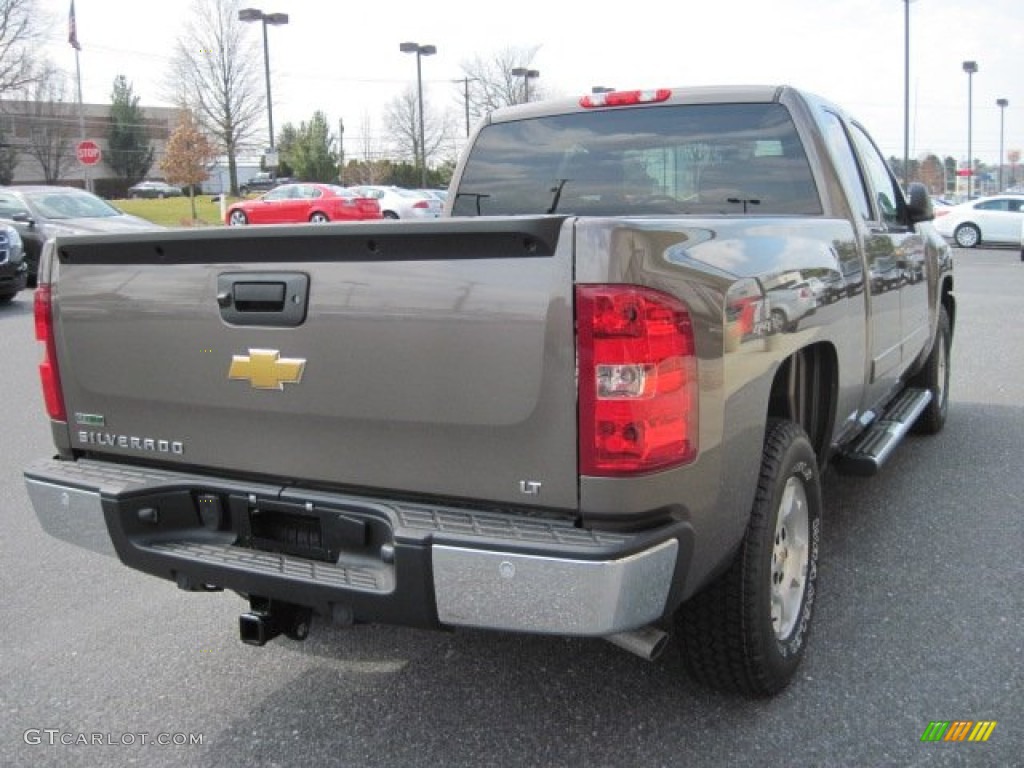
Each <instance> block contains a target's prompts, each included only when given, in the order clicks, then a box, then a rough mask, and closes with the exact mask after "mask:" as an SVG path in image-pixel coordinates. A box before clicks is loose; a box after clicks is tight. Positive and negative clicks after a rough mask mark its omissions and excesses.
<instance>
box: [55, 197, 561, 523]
mask: <svg viewBox="0 0 1024 768" xmlns="http://www.w3.org/2000/svg"><path fill="white" fill-rule="evenodd" d="M571 227H572V222H571V220H566V219H564V218H563V217H534V218H522V219H507V218H505V219H500V220H488V219H474V220H461V221H457V220H439V221H427V222H415V223H404V222H403V223H397V222H396V223H390V222H389V223H373V224H360V225H323V226H315V227H314V226H299V227H265V228H262V229H251V228H246V229H244V230H243V229H224V230H215V229H210V230H202V231H192V232H187V231H182V232H169V233H168V232H160V233H153V234H152V235H150V234H144V235H140V234H139V233H133V234H132V235H131V237H130V238H129V237H123V236H116V235H113V236H102V237H91V238H84V237H76V238H65V239H61V240H59V241H58V243H57V255H56V258H55V265H54V275H55V280H54V283H55V285H54V289H53V296H54V314H55V324H56V335H57V344H58V360H59V363H60V370H61V372H62V376H63V379H62V386H63V391H64V395H65V402H66V407H67V412H68V422H69V430H70V433H71V434H70V436H71V441H72V446H73V448H74V449H76V450H82V451H88V452H90V453H91V454H93V455H102V454H111V455H114V454H116V455H121V456H133V457H136V458H138V459H140V460H159V461H163V462H168V463H174V464H180V465H188V466H191V467H203V468H213V469H216V468H222V469H230V470H231V471H232V472H242V473H249V472H251V473H254V474H258V475H261V476H273V477H276V478H280V479H282V480H284V481H286V482H287V481H294V482H307V483H311V484H331V485H340V486H349V487H362V488H368V489H379V490H383V491H386V492H395V493H402V492H409V493H413V492H414V493H416V494H432V495H437V496H441V497H448V498H467V499H488V500H491V501H496V502H505V503H528V504H532V505H537V506H547V507H554V508H562V509H569V508H575V507H576V505H577V477H576V473H577V467H576V394H575V352H574V340H573V314H572V290H573V286H572V269H573V266H572V237H571ZM524 260H528V261H529V264H528V265H524V264H523V261H524ZM282 286H283V287H282Z"/></svg>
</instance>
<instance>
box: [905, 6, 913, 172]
mask: <svg viewBox="0 0 1024 768" xmlns="http://www.w3.org/2000/svg"><path fill="white" fill-rule="evenodd" d="M913 1H914V0H903V6H904V8H903V188H904V189H906V188H907V186H908V185H909V184H910V4H911V3H912V2H913Z"/></svg>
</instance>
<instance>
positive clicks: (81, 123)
mask: <svg viewBox="0 0 1024 768" xmlns="http://www.w3.org/2000/svg"><path fill="white" fill-rule="evenodd" d="M75 74H76V76H77V79H78V140H79V141H85V111H84V107H83V106H82V66H81V64H80V63H79V61H78V49H77V48H76V49H75ZM76 158H77V154H76ZM82 174H83V176H84V177H85V188H86V190H88V191H89V192H92V174H91V173H89V166H88V165H82Z"/></svg>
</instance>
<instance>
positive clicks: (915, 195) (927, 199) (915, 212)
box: [907, 181, 935, 224]
mask: <svg viewBox="0 0 1024 768" xmlns="http://www.w3.org/2000/svg"><path fill="white" fill-rule="evenodd" d="M907 197H908V200H907V215H908V217H909V218H910V223H911V224H917V223H918V222H921V221H931V220H933V219H934V218H935V212H934V211H933V210H932V198H931V195H929V194H928V188H927V187H926V186H925V185H924V184H921V183H920V182H917V181H914V182H911V184H910V186H909V187H908V188H907Z"/></svg>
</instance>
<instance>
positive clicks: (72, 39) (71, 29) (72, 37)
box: [68, 0, 82, 51]
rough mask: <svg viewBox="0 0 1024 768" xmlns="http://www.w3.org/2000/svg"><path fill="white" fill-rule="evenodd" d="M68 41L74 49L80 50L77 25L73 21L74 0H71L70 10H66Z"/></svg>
mask: <svg viewBox="0 0 1024 768" xmlns="http://www.w3.org/2000/svg"><path fill="white" fill-rule="evenodd" d="M68 42H69V43H71V47H72V48H74V49H75V50H76V51H80V50H82V46H81V44H80V43H79V42H78V25H77V24H76V23H75V0H71V10H70V11H69V12H68Z"/></svg>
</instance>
